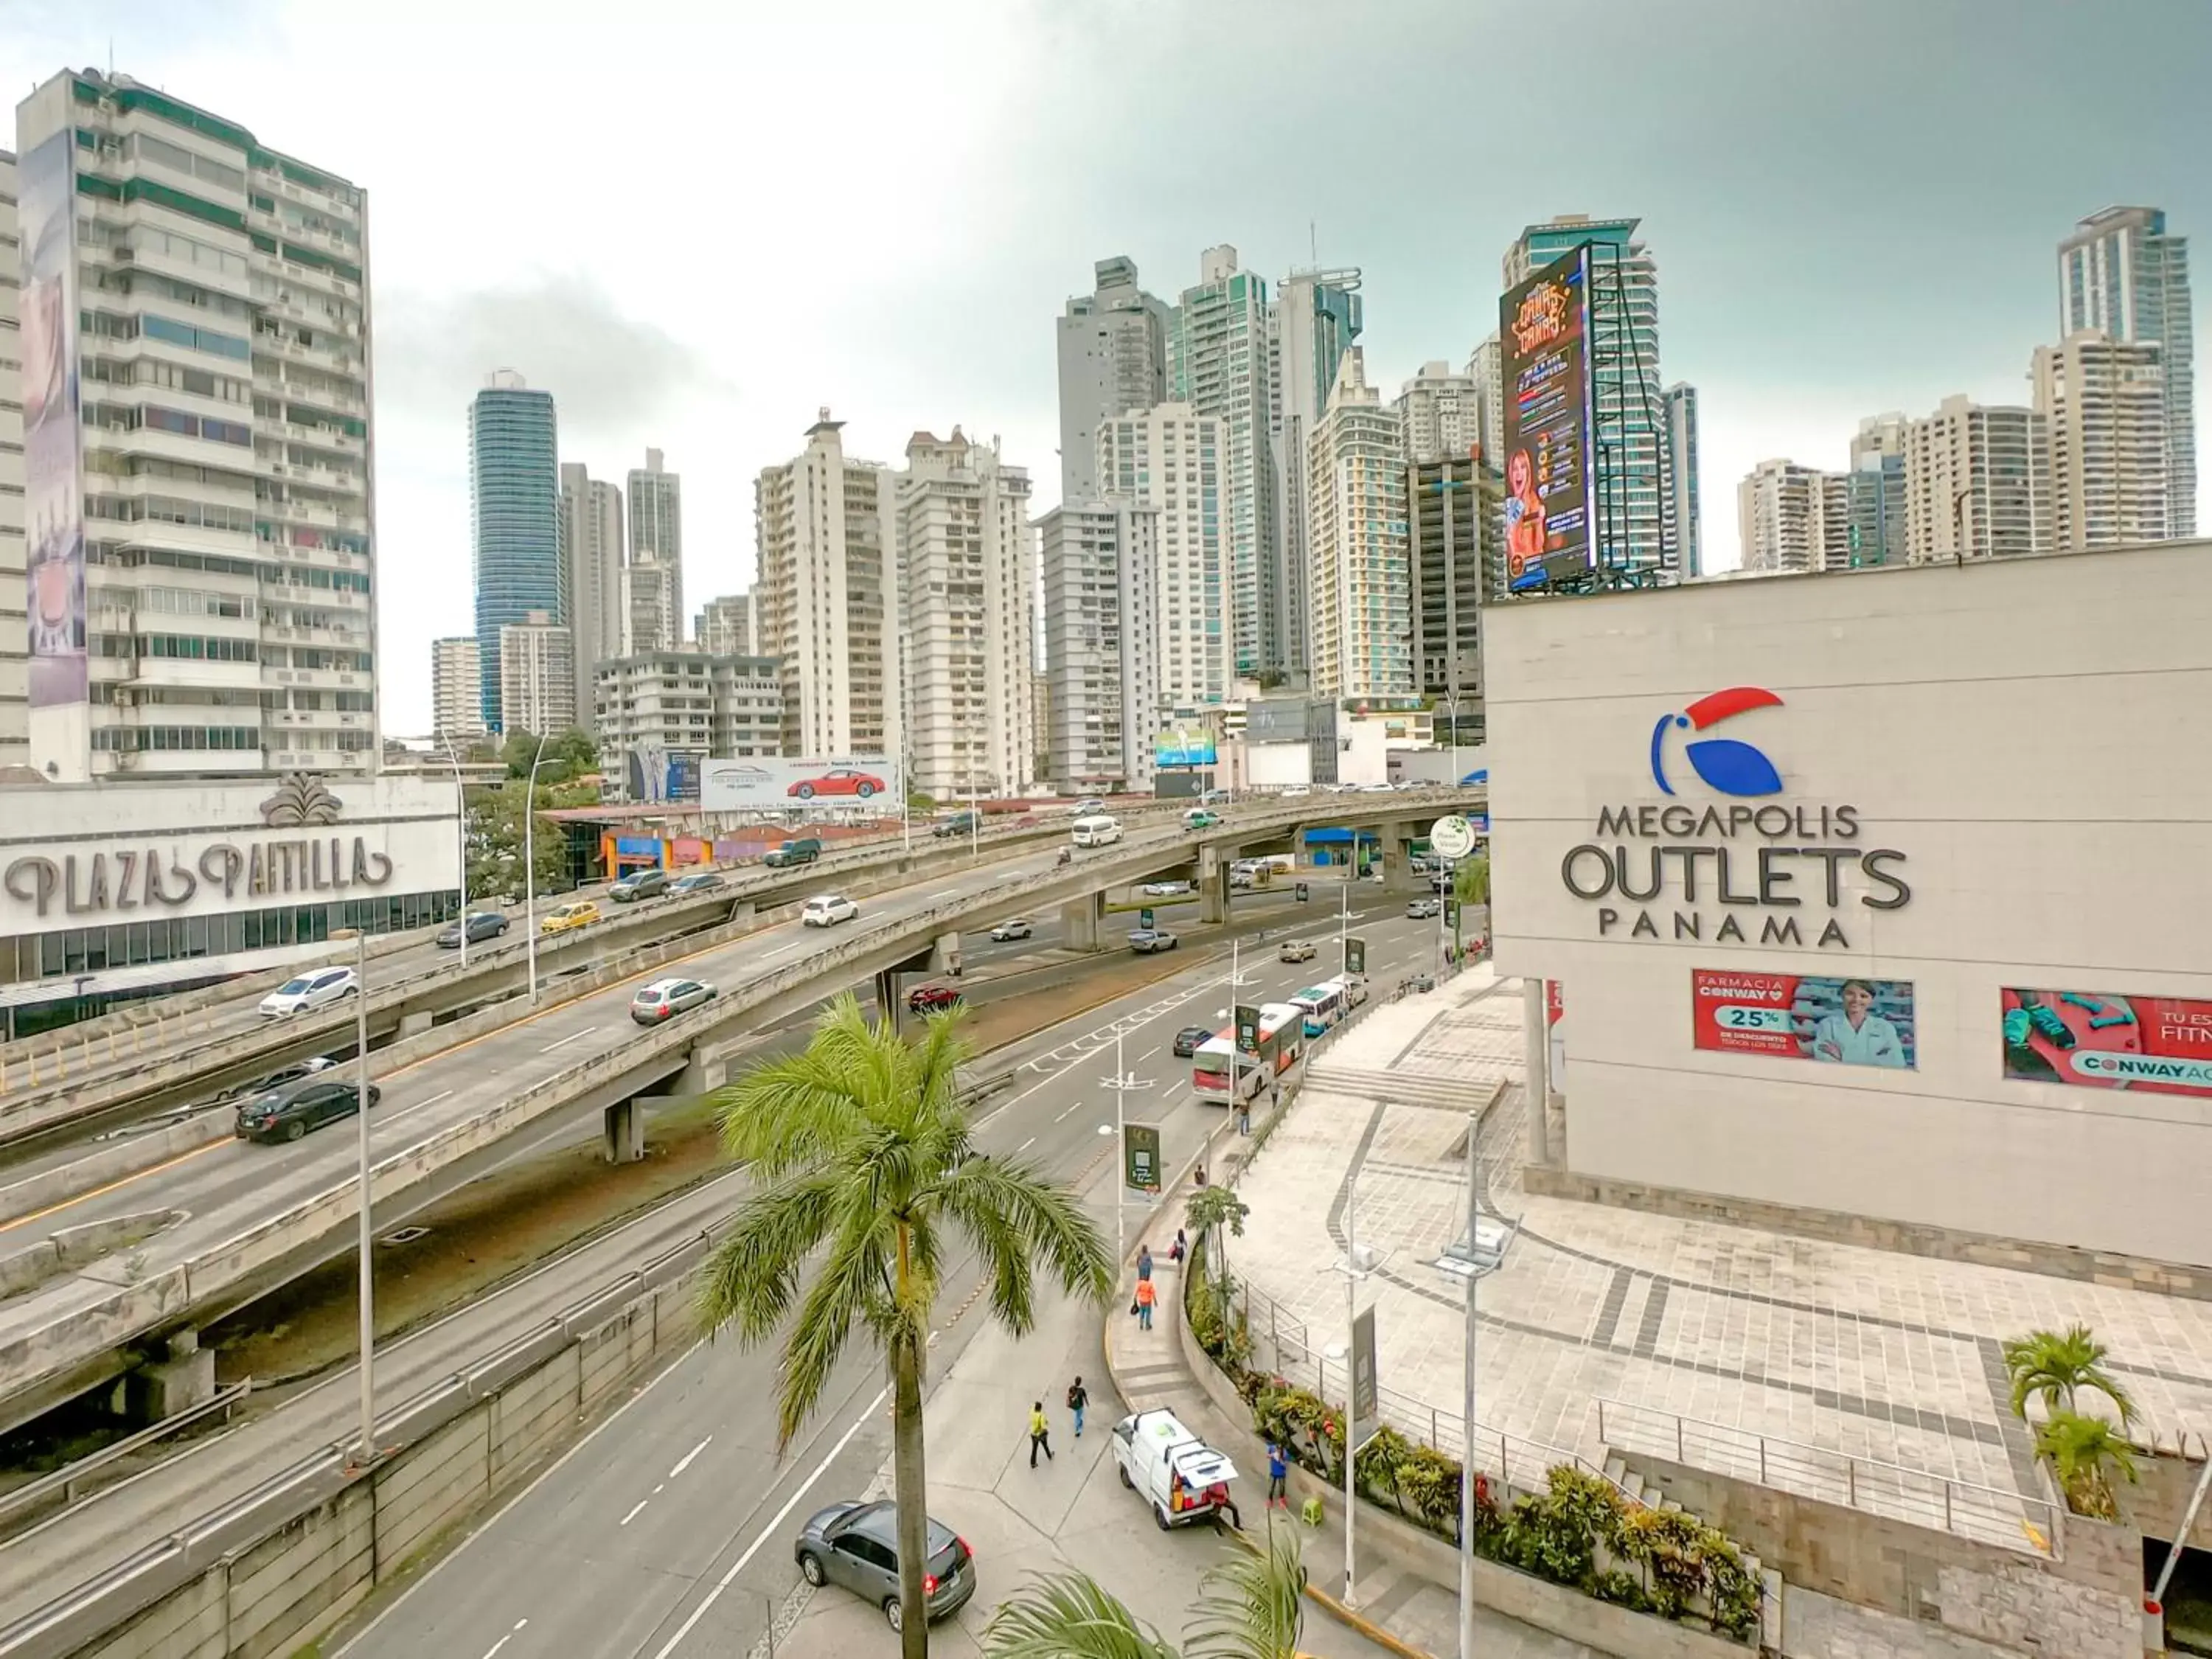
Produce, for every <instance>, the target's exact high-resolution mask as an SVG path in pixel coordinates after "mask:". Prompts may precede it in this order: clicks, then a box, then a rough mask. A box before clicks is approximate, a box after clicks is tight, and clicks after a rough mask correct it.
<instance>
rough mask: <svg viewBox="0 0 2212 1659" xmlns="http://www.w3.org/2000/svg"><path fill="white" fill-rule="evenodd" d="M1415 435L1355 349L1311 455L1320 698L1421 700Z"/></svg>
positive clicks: (1342, 368) (1315, 664)
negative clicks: (1410, 534) (1412, 541)
mask: <svg viewBox="0 0 2212 1659" xmlns="http://www.w3.org/2000/svg"><path fill="white" fill-rule="evenodd" d="M1405 468H1406V464H1405V429H1404V428H1403V426H1402V425H1401V422H1400V421H1399V418H1398V411H1397V410H1395V409H1392V408H1389V407H1386V406H1385V405H1384V404H1383V398H1382V394H1381V393H1380V392H1377V391H1376V389H1375V388H1374V387H1372V386H1369V385H1368V384H1367V374H1366V365H1365V363H1364V362H1363V361H1362V355H1361V352H1360V350H1359V348H1358V347H1356V346H1355V347H1353V348H1352V349H1351V350H1350V351H1347V352H1346V353H1345V355H1344V361H1343V362H1341V363H1340V364H1339V365H1338V367H1337V371H1336V385H1335V386H1334V389H1333V390H1331V392H1329V394H1328V407H1327V408H1325V409H1324V410H1322V417H1321V420H1320V422H1318V423H1317V424H1316V426H1315V428H1314V431H1313V436H1312V437H1311V439H1310V440H1309V441H1308V443H1307V446H1306V477H1307V492H1308V493H1307V506H1306V523H1307V527H1308V535H1309V537H1310V547H1311V556H1312V561H1313V574H1312V576H1311V579H1310V587H1309V590H1308V591H1309V592H1310V593H1311V594H1312V601H1313V661H1312V668H1311V672H1312V678H1313V691H1314V695H1315V696H1318V697H1331V698H1346V697H1376V696H1411V695H1412V694H1413V681H1414V674H1413V640H1412V637H1411V635H1412V633H1413V571H1412V568H1411V562H1410V559H1409V557H1408V550H1407V536H1406V470H1405Z"/></svg>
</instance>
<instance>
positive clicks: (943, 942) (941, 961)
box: [929, 933, 960, 979]
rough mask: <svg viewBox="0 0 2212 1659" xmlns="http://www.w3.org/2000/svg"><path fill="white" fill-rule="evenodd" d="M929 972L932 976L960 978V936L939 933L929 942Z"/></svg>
mask: <svg viewBox="0 0 2212 1659" xmlns="http://www.w3.org/2000/svg"><path fill="white" fill-rule="evenodd" d="M929 971H930V972H931V973H933V974H939V975H950V976H951V977H952V978H954V979H957V978H959V977H960V935H959V934H957V933H939V935H938V936H937V937H936V938H935V939H933V940H932V941H930V946H929Z"/></svg>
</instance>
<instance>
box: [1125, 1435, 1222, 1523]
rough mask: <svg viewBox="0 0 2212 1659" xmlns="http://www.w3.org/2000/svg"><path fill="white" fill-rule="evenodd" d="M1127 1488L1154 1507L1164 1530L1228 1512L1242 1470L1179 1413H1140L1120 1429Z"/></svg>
mask: <svg viewBox="0 0 2212 1659" xmlns="http://www.w3.org/2000/svg"><path fill="white" fill-rule="evenodd" d="M1114 1462H1115V1465H1116V1466H1117V1467H1118V1468H1120V1470H1121V1484H1122V1485H1123V1486H1127V1487H1128V1488H1129V1489H1130V1490H1131V1491H1132V1492H1135V1493H1136V1494H1137V1495H1138V1496H1139V1498H1143V1499H1144V1500H1145V1501H1146V1503H1147V1504H1151V1505H1152V1516H1153V1518H1154V1519H1156V1520H1157V1521H1158V1522H1159V1523H1160V1525H1161V1526H1163V1527H1180V1526H1183V1525H1186V1524H1188V1522H1193V1521H1202V1520H1204V1519H1205V1518H1206V1516H1210V1515H1212V1514H1214V1513H1216V1512H1217V1511H1218V1510H1223V1509H1225V1508H1227V1507H1228V1504H1229V1483H1230V1482H1231V1481H1232V1480H1235V1479H1236V1478H1237V1470H1236V1468H1234V1466H1232V1465H1231V1462H1229V1460H1228V1459H1227V1458H1226V1457H1225V1456H1224V1455H1222V1454H1221V1453H1219V1452H1218V1451H1216V1450H1215V1449H1213V1448H1212V1447H1211V1446H1209V1445H1207V1444H1206V1442H1204V1441H1203V1440H1200V1438H1199V1437H1197V1436H1196V1435H1194V1434H1193V1433H1192V1432H1191V1431H1189V1430H1188V1429H1187V1428H1185V1427H1183V1425H1182V1423H1180V1422H1179V1421H1177V1420H1176V1414H1175V1413H1173V1412H1166V1411H1149V1412H1138V1413H1135V1414H1134V1415H1133V1416H1129V1417H1125V1418H1123V1419H1121V1421H1120V1422H1119V1423H1116V1424H1115V1425H1114Z"/></svg>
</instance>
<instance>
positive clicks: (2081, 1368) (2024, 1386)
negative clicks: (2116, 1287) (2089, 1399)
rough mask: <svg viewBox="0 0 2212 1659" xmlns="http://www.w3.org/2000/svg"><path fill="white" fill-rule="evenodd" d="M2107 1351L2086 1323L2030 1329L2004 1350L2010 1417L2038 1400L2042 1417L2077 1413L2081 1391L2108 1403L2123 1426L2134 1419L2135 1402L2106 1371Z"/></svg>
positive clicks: (2021, 1415)
mask: <svg viewBox="0 0 2212 1659" xmlns="http://www.w3.org/2000/svg"><path fill="white" fill-rule="evenodd" d="M2109 1352H2110V1351H2109V1350H2108V1349H2107V1348H2106V1346H2105V1345H2104V1344H2103V1343H2101V1342H2100V1341H2099V1340H2097V1339H2096V1338H2095V1337H2094V1336H2093V1335H2091V1334H2090V1332H2089V1328H2088V1327H2087V1325H2069V1326H2068V1327H2067V1328H2066V1329H2065V1330H2064V1331H2063V1332H2061V1331H2030V1332H2029V1333H2028V1334H2027V1335H2026V1336H2020V1337H2014V1338H2011V1339H2009V1340H2007V1341H2006V1343H2005V1345H2004V1348H2003V1354H2004V1368H2005V1370H2006V1371H2007V1372H2008V1373H2009V1374H2010V1376H2011V1377H2012V1409H2013V1415H2015V1417H2019V1418H2021V1419H2025V1418H2026V1417H2027V1402H2028V1401H2030V1400H2032V1399H2033V1400H2040V1401H2042V1402H2043V1409H2044V1412H2045V1414H2046V1415H2048V1416H2051V1417H2056V1416H2057V1414H2058V1413H2061V1412H2071V1411H2074V1410H2075V1397H2076V1395H2078V1394H2079V1393H2080V1391H2081V1389H2096V1390H2097V1392H2098V1393H2100V1394H2101V1395H2104V1396H2105V1397H2106V1399H2108V1400H2110V1401H2112V1405H2113V1407H2114V1408H2115V1409H2116V1410H2118V1413H2119V1414H2120V1422H2121V1423H2122V1425H2127V1424H2130V1423H2132V1422H2134V1421H2135V1420H2136V1403H2135V1401H2133V1400H2132V1399H2130V1397H2129V1395H2128V1391H2127V1389H2126V1388H2125V1387H2124V1386H2123V1385H2122V1384H2121V1383H2120V1382H2119V1380H2118V1378H2116V1377H2115V1376H2112V1373H2111V1372H2110V1371H2108V1370H2106V1369H2105V1361H2106V1358H2107V1357H2108V1355H2109Z"/></svg>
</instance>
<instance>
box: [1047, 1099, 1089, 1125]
mask: <svg viewBox="0 0 2212 1659" xmlns="http://www.w3.org/2000/svg"><path fill="white" fill-rule="evenodd" d="M1082 1109H1083V1103H1082V1102H1081V1101H1077V1102H1076V1103H1074V1104H1073V1106H1070V1107H1069V1108H1068V1109H1067V1110H1066V1111H1064V1112H1062V1113H1061V1114H1060V1115H1059V1116H1058V1117H1056V1118H1054V1119H1053V1121H1054V1123H1060V1122H1062V1121H1066V1118H1067V1117H1068V1116H1069V1115H1070V1114H1072V1113H1075V1112H1079V1111H1081V1110H1082Z"/></svg>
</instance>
